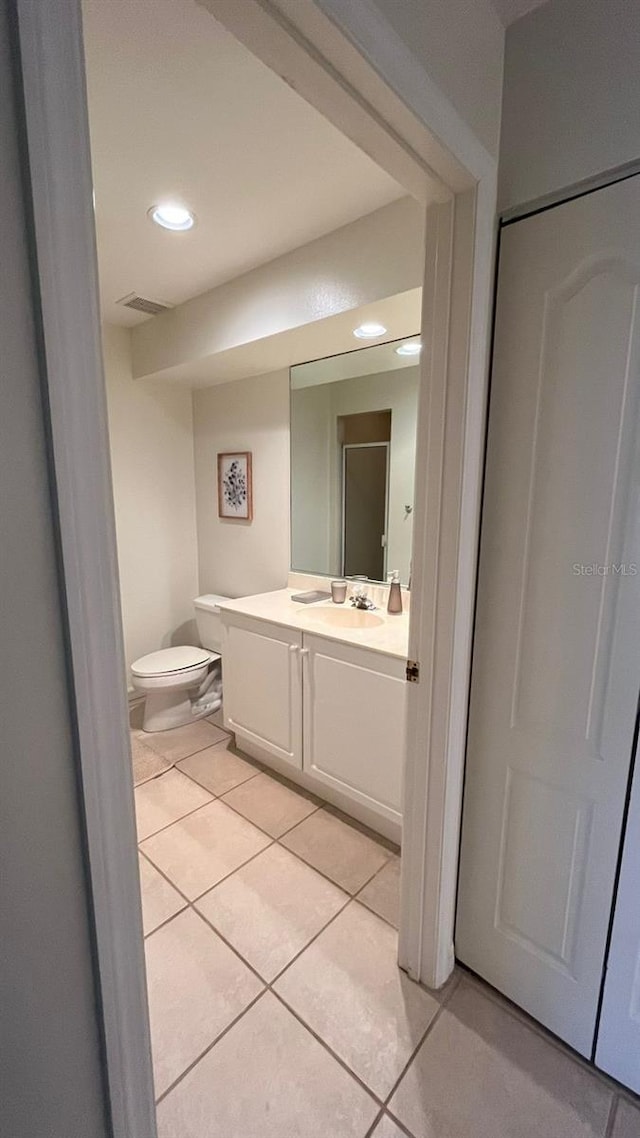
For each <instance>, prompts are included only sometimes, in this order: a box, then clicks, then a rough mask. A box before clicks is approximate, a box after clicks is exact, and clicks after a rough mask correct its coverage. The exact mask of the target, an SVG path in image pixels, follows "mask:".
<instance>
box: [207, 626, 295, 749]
mask: <svg viewBox="0 0 640 1138" xmlns="http://www.w3.org/2000/svg"><path fill="white" fill-rule="evenodd" d="M223 621H224V642H223V653H222V682H223V687H224V699H223V706H224V717H225V724H226V725H227V726H228V727H229V729H230V730H231V731H234V732H235V733H236V734H237V735H238V737H239V738H240V739H246V740H248V741H249V742H250V743H253V744H254V745H255V746H258V747H260V748H261V749H262V750H263V751H266V752H267V753H268V754H271V755H275V757H276V758H278V759H282V760H283V761H284V762H287V763H290V764H291V766H294V767H296V768H297V769H298V770H300V769H301V768H302V660H301V658H300V648H301V645H302V633H300V632H295V631H294V630H293V629H290V628H281V627H280V626H279V625H276V624H268V623H266V622H265V621H260V620H250V619H247V618H245V617H240V616H235V615H234V616H231V615H229V614H226V613H225V614H224V616H223Z"/></svg>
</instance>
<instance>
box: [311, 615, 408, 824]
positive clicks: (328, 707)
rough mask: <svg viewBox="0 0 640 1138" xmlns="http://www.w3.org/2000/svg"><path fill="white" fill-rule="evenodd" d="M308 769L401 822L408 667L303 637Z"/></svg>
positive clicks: (374, 654)
mask: <svg viewBox="0 0 640 1138" xmlns="http://www.w3.org/2000/svg"><path fill="white" fill-rule="evenodd" d="M303 655H304V666H305V683H304V769H305V772H306V773H308V774H311V775H313V776H314V777H316V778H318V779H320V780H321V781H322V782H324V783H326V784H328V785H329V786H332V787H334V788H335V789H336V790H339V791H342V792H343V793H346V794H349V795H350V797H351V798H354V799H356V800H357V801H358V802H360V803H362V805H364V806H368V807H370V808H371V809H373V810H375V811H377V813H379V814H383V815H384V816H385V817H386V818H389V819H390V820H391V821H393V822H397V823H401V821H402V813H401V811H402V779H403V767H404V755H405V715H406V679H405V667H406V661H404V660H400V659H397V658H395V657H393V656H384V655H382V654H381V653H379V652H371V651H368V650H366V649H361V648H354V647H352V646H351V645H348V644H340V643H338V642H337V641H332V640H325V639H324V638H323V637H319V636H309V635H307V633H305V635H304V652H303Z"/></svg>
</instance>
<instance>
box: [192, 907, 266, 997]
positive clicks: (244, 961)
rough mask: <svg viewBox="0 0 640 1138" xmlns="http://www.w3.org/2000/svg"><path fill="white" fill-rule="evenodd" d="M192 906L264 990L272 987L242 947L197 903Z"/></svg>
mask: <svg viewBox="0 0 640 1138" xmlns="http://www.w3.org/2000/svg"><path fill="white" fill-rule="evenodd" d="M190 907H191V908H192V909H193V911H194V913H197V914H198V916H199V917H200V920H202V921H204V923H205V925H207V926H208V927H209V928H210V929H211V932H212V933H215V935H216V936H217V937H219V938H220V940H221V941H222V942H223V944H226V946H227V948H230V949H231V951H232V952H233V953H234V955H235V956H237V957H238V960H240V961H241V963H242V964H244V965H245V967H246V968H248V969H249V971H250V972H252V973H253V975H254V976H255V977H256V979H258V980H259V981H260V983H261V984H262V990H263V991H265V992H266V991H267V990H268V989H269V987H270V984H269V981H268V980H265V978H264V976H261V975H260V973H259V972H258V969H257V968H256V967H255V965H254V964H251V963H250V962H249V961H248V960H247V958H246V957H245V956H243V955H242V953H241V952H240V949H239V948H236V946H235V945H234V944H232V943H231V941H230V940H228V939H227V937H226V936H225V935H224V933H221V932H220V929H218V928H216V926H215V925H214V923H213V921H210V920H209V918H208V917H207V916H205V914H204V913H203V912H202V911H201V910H200V909H196V907H195V903H194V904H192V905H191V906H190Z"/></svg>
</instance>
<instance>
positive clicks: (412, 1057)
mask: <svg viewBox="0 0 640 1138" xmlns="http://www.w3.org/2000/svg"><path fill="white" fill-rule="evenodd" d="M458 984H459V981H458V980H456V981H455V982H454V983H452V984H451V987H450V989H449V991H448V992H447V993H446V996H445V997H444V998H443V999H442V1000H441V1001H439V1007H438V1009H437V1010H436V1012H435V1015H434V1016H433V1018H432V1019H431V1020H430V1021H429V1023H428V1024H427V1026H426V1028H425V1030H424V1032H423V1033H422V1037H421V1038H420V1040H419V1041H418V1043H417V1045H416V1046H415V1047H414V1049H413V1051H412V1052H411V1055H410V1056H409V1058H408V1059H407V1062H406V1063H405V1065H404V1067H403V1068H402V1070H401V1072H400V1074H399V1075H398V1078H397V1079H396V1081H395V1083H394V1084H393V1086H392V1088H391V1090H390V1091H389V1094H388V1095H387V1097H386V1098H385V1100H384V1107H385V1110H386V1111H387V1112H388V1113H389V1114H391V1113H392V1112H391V1109H390V1107H389V1103H390V1102H391V1099H392V1098H393V1096H394V1094H395V1093H396V1091H397V1089H398V1087H399V1086H400V1084H401V1082H402V1080H403V1079H404V1077H405V1075H406V1074H407V1071H408V1070H409V1068H410V1067H411V1064H412V1063H413V1062H414V1060H415V1059H416V1057H417V1055H418V1052H419V1051H420V1050H421V1049H422V1047H423V1046H424V1043H425V1042H426V1040H427V1039H428V1038H429V1036H430V1034H431V1032H432V1031H433V1029H434V1027H435V1025H436V1023H437V1022H438V1020H439V1019H440V1017H441V1015H442V1014H443V1012H444V1011H445V1009H446V1007H447V1005H448V1003H449V1001H450V1000H451V998H452V996H453V994H454V992H455V991H456V989H457V987H458ZM432 998H433V999H436V997H435V996H433V997H432ZM392 1117H393V1118H394V1121H395V1116H392ZM403 1125H404V1123H403Z"/></svg>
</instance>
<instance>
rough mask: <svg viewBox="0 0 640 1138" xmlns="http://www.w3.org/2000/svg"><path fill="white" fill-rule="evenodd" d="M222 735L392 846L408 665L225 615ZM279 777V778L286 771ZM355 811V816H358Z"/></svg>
mask: <svg viewBox="0 0 640 1138" xmlns="http://www.w3.org/2000/svg"><path fill="white" fill-rule="evenodd" d="M222 618H223V628H224V637H223V655H222V661H223V684H224V700H223V706H224V721H225V726H226V727H227V728H228V729H229V730H230V731H233V732H235V734H236V737H237V739H238V745H239V746H240V747H241V748H244V749H245V750H246V751H247V752H248V753H249V754H251V755H253V756H254V757H255V758H257V759H260V760H262V761H264V762H266V763H269V761H270V758H272V759H273V760H276V761H275V762H274V763H273V765H274V766H275V767H276V769H282V763H283V762H284V763H286V764H287V768H288V769H290V771H291V777H292V778H294V779H295V778H296V772H298V776H297V781H299V782H301V783H302V784H303V785H304V786H306V787H307V788H308V789H312V790H315V791H316V792H317V793H318V794H319V795H321V796H323V797H325V798H327V799H328V800H329V801H332V802H334V804H335V805H338V806H340V807H341V808H342V809H344V810H347V811H350V812H352V813H353V814H354V816H355V817H358V818H360V820H362V821H367V822H369V823H370V824H374V822H375V819H376V818H377V819H384V820H385V822H386V823H387V825H386V826H381V827H380V829H381V832H386V833H387V835H388V836H391V837H394V838H396V839H397V838H398V837H399V830H400V825H401V822H402V772H403V762H404V753H405V706H406V680H405V666H406V661H405V660H404V659H401V658H399V657H397V656H392V655H387V654H386V653H384V652H378V651H374V650H372V649H369V648H362V647H360V646H359V645H358V646H356V645H353V644H349V643H343V642H338V641H336V640H332V639H330V638H329V637H324V636H321V635H316V634H315V633H313V634H312V633H308V632H306V631H305V632H302V631H300V630H298V629H296V628H289V627H286V626H283V625H277V624H271V623H269V622H268V621H265V620H257V619H254V618H252V617H247V616H245V615H243V614H238V613H235V612H229V611H223V614H222ZM284 773H286V769H285V772H284ZM358 807H359V808H360V809H358Z"/></svg>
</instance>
